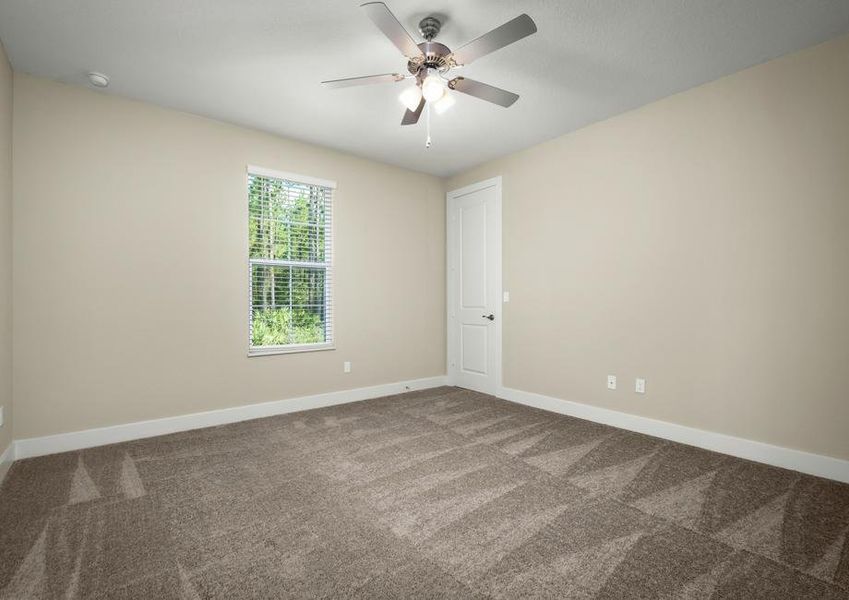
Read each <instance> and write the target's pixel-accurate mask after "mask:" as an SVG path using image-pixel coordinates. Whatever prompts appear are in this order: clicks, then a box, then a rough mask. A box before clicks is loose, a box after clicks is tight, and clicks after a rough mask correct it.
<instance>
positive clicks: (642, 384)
mask: <svg viewBox="0 0 849 600" xmlns="http://www.w3.org/2000/svg"><path fill="white" fill-rule="evenodd" d="M634 391H635V392H637V393H638V394H645V393H646V380H645V379H643V378H642V377H637V380H636V382H635V383H634Z"/></svg>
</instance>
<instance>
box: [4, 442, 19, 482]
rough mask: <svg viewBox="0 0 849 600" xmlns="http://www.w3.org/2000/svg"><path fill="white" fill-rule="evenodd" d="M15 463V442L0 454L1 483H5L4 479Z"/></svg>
mask: <svg viewBox="0 0 849 600" xmlns="http://www.w3.org/2000/svg"><path fill="white" fill-rule="evenodd" d="M13 462H15V442H12V443H11V444H9V447H8V448H6V449H5V450H4V451H3V453H2V454H0V483H3V478H4V477H6V473H8V472H9V467H11V466H12V463H13Z"/></svg>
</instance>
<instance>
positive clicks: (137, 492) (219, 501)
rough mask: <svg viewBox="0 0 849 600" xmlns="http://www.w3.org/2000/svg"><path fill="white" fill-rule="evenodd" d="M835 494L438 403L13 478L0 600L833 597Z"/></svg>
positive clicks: (512, 408)
mask: <svg viewBox="0 0 849 600" xmlns="http://www.w3.org/2000/svg"><path fill="white" fill-rule="evenodd" d="M847 530H849V486H847V485H843V484H838V483H835V482H832V481H827V480H824V479H818V478H815V477H809V476H804V475H800V474H798V473H794V472H791V471H785V470H782V469H777V468H773V467H768V466H764V465H759V464H755V463H751V462H747V461H743V460H739V459H735V458H731V457H728V456H723V455H720V454H715V453H711V452H706V451H703V450H699V449H696V448H692V447H688V446H683V445H680V444H674V443H670V442H665V441H662V440H659V439H655V438H651V437H647V436H644V435H639V434H635V433H629V432H626V431H622V430H618V429H614V428H611V427H605V426H602V425H598V424H594V423H590V422H586V421H581V420H578V419H573V418H569V417H563V416H559V415H555V414H551V413H546V412H542V411H537V410H534V409H530V408H526V407H523V406H519V405H514V404H510V403H508V402H504V401H501V400H497V399H495V398H492V397H490V396H484V395H482V394H477V393H473V392H468V391H464V390H459V389H456V388H440V389H435V390H428V391H424V392H416V393H411V394H406V395H402V396H394V397H389V398H381V399H376V400H369V401H366V402H359V403H355V404H348V405H342V406H337V407H332V408H327V409H320V410H315V411H309V412H304V413H295V414H289V415H283V416H279V417H272V418H268V419H261V420H256V421H250V422H245V423H238V424H234V425H227V426H222V427H216V428H210V429H203V430H198V431H191V432H186V433H179V434H175V435H168V436H163V437H158V438H152V439H147V440H140V441H136V442H129V443H125V444H116V445H113V446H105V447H101V448H93V449H90V450H83V451H80V452H69V453H65V454H56V455H53V456H45V457H41V458H36V459H29V460H22V461H19V462H17V463H15V464H14V465H13V466H12V469H11V471H10V472H9V474H8V476H7V478H6V480H5V482H4V483H3V485H2V488H0V590H2V591H0V597H2V598H4V599H5V598H14V599H16V600H23V599H27V598H72V599H73V598H145V599H157V600H158V599H163V600H167V599H183V600H197V599H203V598H222V599H240V598H325V597H333V598H464V599H465V598H488V597H492V598H580V599H587V598H668V599H672V598H690V599H702V598H704V599H707V598H741V599H754V598H764V599H770V600H775V599H779V598H793V599H798V598H818V599H820V598H847V597H849V544H847Z"/></svg>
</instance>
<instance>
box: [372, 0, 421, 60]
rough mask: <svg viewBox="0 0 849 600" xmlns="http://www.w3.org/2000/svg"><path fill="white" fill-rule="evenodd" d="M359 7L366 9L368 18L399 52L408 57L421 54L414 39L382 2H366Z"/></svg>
mask: <svg viewBox="0 0 849 600" xmlns="http://www.w3.org/2000/svg"><path fill="white" fill-rule="evenodd" d="M360 8H362V9H363V10H365V11H366V14H367V15H368V18H369V19H371V20H372V21H373V22H374V24H375V25H377V27H378V29H380V30H381V31H382V32H383V35H385V36H386V37H388V38H389V41H391V42H392V43H393V44H395V47H396V48H398V50H400V51H401V54H403V55H404V56H406V57H408V58H413V57H415V56H423V54H422V51H421V50H420V49H419V47H418V45H416V42H415V40H413V38H412V37H410V34H409V33H407V30H406V29H404V26H403V25H401V23H399V22H398V19H396V18H395V15H393V14H392V11H390V10H389V8H388V7H387V6H386V5H385V4H384V3H383V2H366V3H365V4H361V5H360Z"/></svg>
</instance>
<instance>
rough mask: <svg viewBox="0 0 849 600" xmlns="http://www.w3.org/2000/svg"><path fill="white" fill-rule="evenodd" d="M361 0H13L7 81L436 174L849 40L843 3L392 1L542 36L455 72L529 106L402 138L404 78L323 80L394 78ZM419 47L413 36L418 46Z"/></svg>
mask: <svg viewBox="0 0 849 600" xmlns="http://www.w3.org/2000/svg"><path fill="white" fill-rule="evenodd" d="M359 3H360V2H358V1H357V0H309V1H300V2H293V1H288V2H286V1H281V0H273V1H272V0H251V1H247V2H245V1H242V2H239V1H236V0H229V1H227V0H145V1H144V2H131V1H124V2H116V1H115V0H76V1H74V2H56V1H55V0H3V1H2V2H0V40H2V41H3V43H4V45H5V47H6V50H7V53H8V55H9V58H10V60H11V62H12V65H13V67H14V68H15V69H17V70H19V71H23V72H26V73H32V74H35V75H40V76H44V77H49V78H52V79H57V80H60V81H64V82H68V83H74V84H80V85H85V84H86V80H85V73H87V72H88V71H92V70H94V71H102V72H104V73H107V74H108V75H109V76H110V77H111V78H112V83H111V85H110V87H109V88H108V92H107V93H110V94H119V95H122V96H128V97H132V98H138V99H141V100H146V101H149V102H153V103H156V104H160V105H163V106H169V107H173V108H177V109H181V110H185V111H188V112H193V113H197V114H201V115H206V116H210V117H214V118H218V119H222V120H225V121H230V122H233V123H238V124H242V125H247V126H250V127H255V128H258V129H263V130H266V131H270V132H274V133H278V134H280V135H283V136H287V137H291V138H295V139H300V140H305V141H309V142H314V143H317V144H321V145H325V146H330V147H333V148H338V149H341V150H345V151H348V152H351V153H354V154H359V155H362V156H367V157H370V158H374V159H377V160H380V161H383V162H387V163H392V164H397V165H402V166H405V167H409V168H412V169H416V170H419V171H425V172H429V173H434V174H437V175H450V174H454V173H456V172H458V171H461V170H463V169H466V168H468V167H471V166H473V165H476V164H479V163H481V162H484V161H486V160H489V159H491V158H494V157H496V156H500V155H503V154H507V153H509V152H513V151H516V150H518V149H521V148H524V147H527V146H530V145H532V144H535V143H538V142H541V141H543V140H546V139H549V138H552V137H555V136H558V135H561V134H563V133H566V132H568V131H572V130H575V129H578V128H580V127H582V126H584V125H586V124H588V123H591V122H593V121H598V120H600V119H604V118H606V117H609V116H612V115H615V114H617V113H621V112H623V111H626V110H628V109H631V108H634V107H637V106H640V105H642V104H645V103H647V102H650V101H652V100H655V99H658V98H662V97H664V96H668V95H670V94H672V93H675V92H678V91H681V90H685V89H687V88H691V87H693V86H695V85H698V84H700V83H704V82H707V81H710V80H713V79H716V78H718V77H720V76H722V75H726V74H729V73H733V72H735V71H738V70H740V69H742V68H745V67H747V66H750V65H754V64H757V63H760V62H763V61H765V60H768V59H770V58H774V57H776V56H780V55H782V54H786V53H788V52H793V51H795V50H798V49H801V48H804V47H807V46H811V45H814V44H816V43H818V42H821V41H824V40H827V39H829V38H832V37H835V36H836V35H839V34H841V33H845V32H847V31H849V0H639V1H637V0H534V1H528V2H515V1H506V0H463V1H461V2H457V1H455V2H449V1H448V0H430V1H428V2H422V1H421V0H418V1H413V0H387V2H386V3H387V4H388V6H389V7H390V9H392V10H393V11H394V12H395V13H396V15H397V16H398V18H399V19H400V20H401V22H402V23H403V24H404V25H405V26H406V27H407V29H408V30H409V31H410V32H411V33H414V34H416V33H415V32H416V24H417V23H418V21H419V20H420V19H421V18H422V17H423V16H426V15H427V14H437V15H441V16H442V17H443V18H444V20H445V24H444V26H443V30H442V33H441V34H440V36H439V38H438V41H440V42H442V43H444V44H446V45H448V46H449V47H452V48H457V47H459V46H460V45H461V44H463V43H465V42H466V41H468V40H470V39H472V38H475V37H477V36H479V35H481V34H482V33H485V32H486V31H489V30H490V29H492V28H494V27H496V26H498V25H500V24H501V23H503V22H505V21H507V20H509V19H511V18H513V17H515V16H517V15H518V14H520V13H522V12H526V13H528V14H529V15H531V17H533V19H534V20H535V21H536V23H537V26H538V28H539V32H538V33H537V34H535V35H532V36H530V37H528V38H526V39H524V40H521V41H519V42H517V43H516V44H514V45H512V46H508V47H507V48H504V49H503V50H500V51H498V52H497V53H495V54H492V55H489V56H487V57H484V58H482V59H480V60H479V61H477V62H475V63H473V64H471V65H469V66H468V67H466V68H464V69H463V71H464V72H463V74H464V75H466V76H468V77H471V78H474V79H478V80H481V81H484V82H487V83H490V84H493V85H497V86H499V87H503V88H506V89H508V90H511V91H514V92H516V93H518V94H520V95H521V98H520V99H519V101H518V102H517V103H516V104H515V105H514V106H513V107H511V108H508V109H504V108H501V107H498V106H494V105H490V104H488V103H485V102H482V101H480V100H476V99H474V98H471V97H467V96H463V95H462V94H457V96H458V98H457V104H456V105H455V106H454V107H453V108H452V109H451V110H450V111H449V112H448V113H446V114H444V115H440V116H436V115H434V117H433V120H432V129H433V140H434V145H433V147H432V148H431V149H429V150H426V149H425V148H424V137H425V132H424V119H422V121H421V122H420V124H419V125H417V126H415V127H405V128H403V129H402V128H401V127H400V126H399V122H400V119H401V115H402V112H403V110H402V107H401V105H400V104H399V102H398V94H399V93H400V91H401V89H402V86H403V85H404V84H403V83H402V84H391V83H390V84H383V85H375V86H368V87H361V88H347V89H340V90H327V89H324V88H322V87H321V86H320V85H319V81H321V80H324V79H332V78H339V77H350V76H355V75H369V74H373V73H385V72H393V71H402V69H403V67H404V64H405V61H404V59H403V58H402V57H401V56H400V55H399V53H398V51H397V50H396V48H395V47H394V46H393V45H392V44H391V43H390V42H389V41H388V40H386V39H385V38H384V37H383V36H382V34H381V33H380V32H379V31H378V29H377V28H376V27H375V26H374V25H373V24H372V23H371V21H369V20H368V19H367V18H366V16H365V15H364V14H363V13H362V11H361V9H360V8H359V6H358V5H359ZM416 36H417V34H416Z"/></svg>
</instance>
